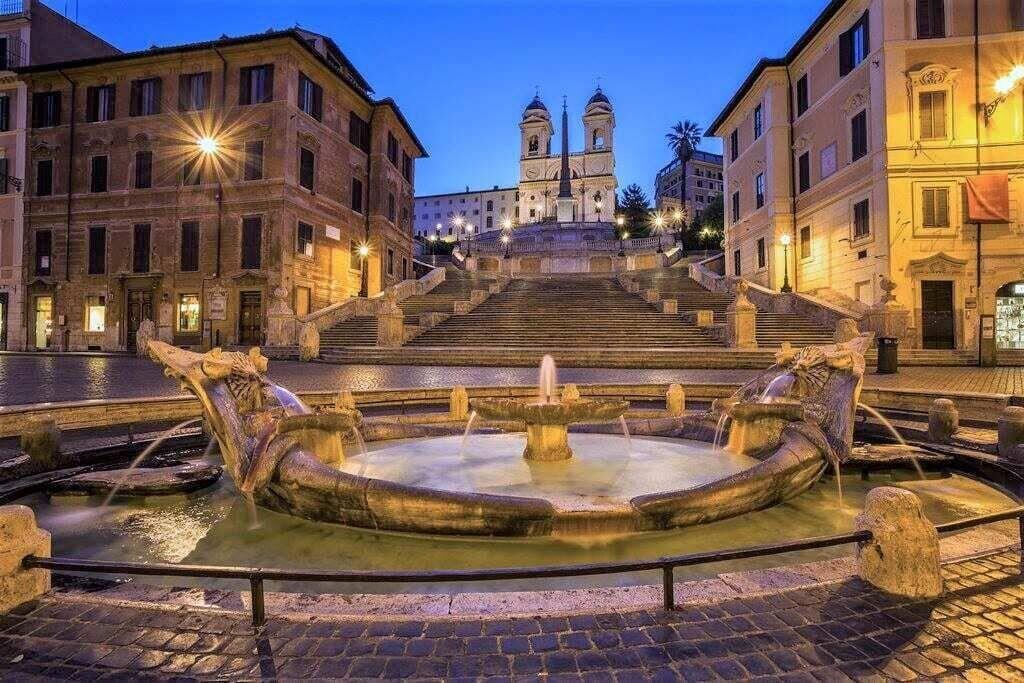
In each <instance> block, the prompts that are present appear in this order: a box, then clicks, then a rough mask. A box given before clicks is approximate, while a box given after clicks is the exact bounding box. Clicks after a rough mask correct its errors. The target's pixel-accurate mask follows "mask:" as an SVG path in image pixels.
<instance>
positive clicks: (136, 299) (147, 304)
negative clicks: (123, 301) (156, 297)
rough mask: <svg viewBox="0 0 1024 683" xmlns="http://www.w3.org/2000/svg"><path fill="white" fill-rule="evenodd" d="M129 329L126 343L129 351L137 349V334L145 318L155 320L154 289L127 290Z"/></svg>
mask: <svg viewBox="0 0 1024 683" xmlns="http://www.w3.org/2000/svg"><path fill="white" fill-rule="evenodd" d="M127 298H128V306H127V309H128V310H127V316H128V319H127V329H126V335H125V345H126V346H127V348H128V350H129V351H132V352H134V351H135V350H136V348H137V347H136V345H135V335H136V333H137V332H138V331H139V325H141V324H142V321H143V320H153V290H151V289H129V290H128V292H127Z"/></svg>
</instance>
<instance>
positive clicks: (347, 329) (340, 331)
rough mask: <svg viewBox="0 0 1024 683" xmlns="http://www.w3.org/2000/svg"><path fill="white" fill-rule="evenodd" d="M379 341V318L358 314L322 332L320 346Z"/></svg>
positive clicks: (372, 343) (374, 342)
mask: <svg viewBox="0 0 1024 683" xmlns="http://www.w3.org/2000/svg"><path fill="white" fill-rule="evenodd" d="M376 343H377V320H376V319H375V318H374V317H373V316H356V317H354V318H349V319H348V320H343V321H341V322H340V323H338V324H337V325H334V326H333V327H330V328H328V329H326V330H324V331H323V332H321V333H320V348H321V349H323V348H324V347H330V346H372V345H374V344H376Z"/></svg>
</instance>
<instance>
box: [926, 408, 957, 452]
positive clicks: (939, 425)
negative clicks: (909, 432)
mask: <svg viewBox="0 0 1024 683" xmlns="http://www.w3.org/2000/svg"><path fill="white" fill-rule="evenodd" d="M959 428H960V413H959V411H957V409H956V404H955V403H953V402H952V401H951V400H949V399H948V398H937V399H935V400H934V401H932V405H931V408H929V409H928V439H929V440H930V441H933V442H935V443H949V442H950V440H951V439H952V438H953V434H955V433H956V430H957V429H959Z"/></svg>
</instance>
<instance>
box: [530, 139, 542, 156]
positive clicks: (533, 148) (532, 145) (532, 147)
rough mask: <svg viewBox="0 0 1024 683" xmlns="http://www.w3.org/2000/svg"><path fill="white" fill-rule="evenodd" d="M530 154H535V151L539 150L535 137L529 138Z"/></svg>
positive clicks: (538, 143)
mask: <svg viewBox="0 0 1024 683" xmlns="http://www.w3.org/2000/svg"><path fill="white" fill-rule="evenodd" d="M529 144H530V154H536V153H537V150H539V149H540V140H539V139H538V138H537V136H536V135H533V136H531V137H530V143H529Z"/></svg>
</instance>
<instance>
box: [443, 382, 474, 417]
mask: <svg viewBox="0 0 1024 683" xmlns="http://www.w3.org/2000/svg"><path fill="white" fill-rule="evenodd" d="M448 417H450V418H451V419H452V420H465V419H467V418H468V417H469V394H467V393H466V387H464V386H461V385H460V386H457V387H454V388H453V389H452V394H451V396H450V397H449V398H448Z"/></svg>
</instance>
